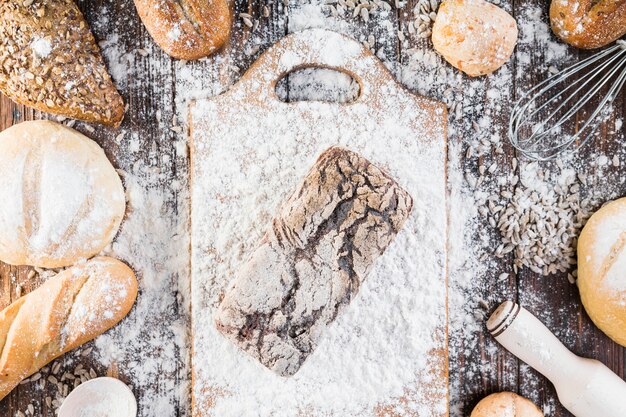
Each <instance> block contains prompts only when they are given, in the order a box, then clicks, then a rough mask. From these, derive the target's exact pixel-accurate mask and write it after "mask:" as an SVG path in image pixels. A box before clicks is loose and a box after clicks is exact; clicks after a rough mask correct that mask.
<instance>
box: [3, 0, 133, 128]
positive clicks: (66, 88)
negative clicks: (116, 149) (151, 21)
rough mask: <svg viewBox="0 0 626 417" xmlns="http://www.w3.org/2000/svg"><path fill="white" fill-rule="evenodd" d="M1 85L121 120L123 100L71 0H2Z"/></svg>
mask: <svg viewBox="0 0 626 417" xmlns="http://www.w3.org/2000/svg"><path fill="white" fill-rule="evenodd" d="M0 91H2V93H4V94H5V95H7V96H8V97H9V98H10V99H12V100H14V101H16V102H17V103H20V104H24V105H26V106H30V107H33V108H35V109H37V110H41V111H45V112H48V113H54V114H59V115H62V116H66V117H70V118H73V119H79V120H84V121H87V122H94V123H103V124H106V125H112V126H119V124H120V123H121V122H122V119H123V118H124V102H123V100H122V97H121V96H120V95H119V93H118V92H117V89H116V88H115V86H114V85H113V82H112V81H111V77H110V76H109V74H108V72H107V70H106V67H105V65H104V61H103V60H102V56H101V55H100V49H99V48H98V45H96V41H95V39H94V37H93V35H92V34H91V31H90V30H89V26H88V25H87V23H86V22H85V19H84V18H83V15H82V13H81V12H80V10H79V9H78V7H77V6H76V4H74V2H73V1H72V0H34V1H32V0H29V1H1V2H0Z"/></svg>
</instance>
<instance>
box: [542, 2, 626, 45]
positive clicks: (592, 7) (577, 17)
mask: <svg viewBox="0 0 626 417" xmlns="http://www.w3.org/2000/svg"><path fill="white" fill-rule="evenodd" d="M550 23H551V24H552V30H553V31H554V33H555V34H556V35H557V36H558V37H559V38H561V39H563V40H564V41H565V42H567V43H569V44H570V45H574V46H576V47H578V48H585V49H592V48H600V47H602V46H604V45H608V44H609V43H611V42H613V41H615V40H617V39H619V38H621V37H622V36H624V34H626V0H552V3H551V4H550Z"/></svg>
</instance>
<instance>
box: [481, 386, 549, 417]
mask: <svg viewBox="0 0 626 417" xmlns="http://www.w3.org/2000/svg"><path fill="white" fill-rule="evenodd" d="M470 417H544V416H543V413H542V412H541V410H540V409H539V408H538V407H537V406H536V405H535V404H533V403H532V402H531V401H530V400H528V399H526V398H524V397H521V396H519V395H517V394H515V393H512V392H498V393H496V394H491V395H489V396H487V397H485V398H483V399H482V400H481V401H480V402H479V403H478V404H477V405H476V407H475V408H474V411H472V414H471V416H470Z"/></svg>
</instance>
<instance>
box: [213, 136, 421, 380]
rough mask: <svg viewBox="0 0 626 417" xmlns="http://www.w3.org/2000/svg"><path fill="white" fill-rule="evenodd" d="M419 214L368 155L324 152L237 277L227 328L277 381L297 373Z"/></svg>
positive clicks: (222, 316)
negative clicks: (413, 213)
mask: <svg viewBox="0 0 626 417" xmlns="http://www.w3.org/2000/svg"><path fill="white" fill-rule="evenodd" d="M412 207H413V200H412V199H411V196H410V195H409V194H408V193H407V192H406V191H405V190H404V189H402V188H401V187H400V186H399V185H398V184H397V183H396V181H395V180H394V179H393V178H391V177H390V176H388V175H387V174H386V173H385V172H383V171H382V170H381V169H380V168H378V167H376V166H375V165H373V164H372V163H370V162H369V161H368V160H366V159H365V158H363V157H362V156H360V155H358V154H356V153H354V152H351V151H349V150H347V149H342V148H331V149H329V150H327V151H326V152H324V153H322V155H321V156H320V157H319V159H318V161H317V162H316V163H315V165H314V166H313V168H312V169H311V170H310V171H309V173H308V174H307V175H306V177H305V178H304V181H303V182H302V184H301V185H300V186H299V187H298V188H297V189H296V190H295V192H294V193H293V194H292V195H291V197H290V198H289V199H288V200H287V201H286V202H285V204H283V206H282V207H281V208H280V210H279V212H278V215H277V216H276V217H275V218H274V220H273V221H272V222H271V224H270V225H269V227H268V229H267V232H266V234H265V236H264V237H263V239H262V240H261V242H260V243H259V246H258V248H257V249H256V250H255V251H254V252H253V253H252V254H251V256H250V258H249V259H248V261H247V262H246V263H245V264H244V265H243V266H242V267H241V269H240V270H239V271H238V272H237V276H236V277H235V280H234V282H233V285H232V286H231V287H230V288H229V289H228V290H227V291H226V295H225V297H224V300H223V301H222V304H221V305H220V307H219V311H218V313H217V316H216V325H217V328H218V330H219V331H220V332H222V333H223V334H224V335H225V336H226V337H228V338H229V339H230V340H232V341H233V342H234V343H236V344H237V345H238V346H239V347H240V348H241V349H243V350H244V351H246V352H247V353H249V354H250V355H252V356H253V357H255V358H256V359H257V360H259V361H260V362H261V363H262V364H263V365H265V366H266V367H268V368H269V369H271V370H272V371H274V372H276V373H277V374H279V375H281V376H291V375H293V374H295V373H296V372H297V371H298V370H299V369H300V367H301V366H302V364H303V363H304V361H305V360H306V359H307V357H308V356H309V355H310V354H311V353H312V352H313V351H314V350H315V348H316V347H317V345H318V343H319V341H320V338H321V336H322V334H323V332H324V329H325V328H326V326H328V325H329V324H330V323H331V322H332V321H333V320H335V318H336V317H337V315H338V314H339V313H340V312H341V310H342V309H344V308H346V307H347V305H348V304H350V301H351V300H352V299H353V298H354V297H355V296H356V294H357V293H358V291H359V288H360V287H361V285H362V283H363V281H364V280H365V279H366V277H367V275H368V273H369V271H370V270H371V268H372V266H373V265H374V261H375V260H376V259H377V258H378V257H379V256H380V255H382V254H383V252H384V251H385V250H386V249H387V247H388V246H389V245H390V244H391V242H393V240H394V239H395V237H396V235H397V233H398V232H399V231H400V229H401V228H402V226H403V224H404V222H405V221H406V219H407V218H408V216H409V214H410V212H411V209H412Z"/></svg>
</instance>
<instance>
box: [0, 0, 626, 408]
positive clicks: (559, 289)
mask: <svg viewBox="0 0 626 417" xmlns="http://www.w3.org/2000/svg"><path fill="white" fill-rule="evenodd" d="M78 3H79V6H80V8H81V10H82V11H83V12H84V14H85V16H86V18H87V20H88V21H89V23H90V24H91V25H92V29H93V31H94V33H95V35H96V38H97V39H98V40H110V39H111V36H112V35H116V37H117V38H118V39H117V42H118V45H117V46H116V48H117V49H119V50H121V51H123V52H125V53H128V54H132V55H133V56H134V60H132V62H130V63H128V68H127V69H126V70H125V71H127V72H128V73H129V74H128V76H127V77H126V80H125V81H124V82H122V83H120V84H121V85H120V89H121V92H122V94H123V96H124V98H125V100H126V102H127V103H128V104H129V110H128V112H127V114H126V119H125V121H124V123H123V125H122V130H123V131H125V132H127V134H126V137H130V136H131V135H132V134H133V133H136V134H138V137H139V140H140V141H141V147H140V148H141V151H140V152H138V153H131V152H129V151H128V146H129V143H128V140H126V139H124V140H122V141H121V143H119V144H118V143H117V142H116V141H115V138H116V137H117V136H118V132H117V131H115V130H113V129H108V128H103V127H98V126H94V127H95V131H91V130H92V129H90V128H88V127H86V126H85V125H84V124H83V123H76V125H75V127H76V128H77V129H78V130H80V131H82V132H83V133H85V134H86V135H88V136H89V137H92V138H93V139H95V140H96V141H97V142H98V143H99V144H101V145H102V146H103V147H104V148H105V150H106V152H107V154H108V156H109V157H110V158H111V160H112V161H113V163H114V165H116V167H118V168H121V169H124V170H125V171H128V172H133V170H135V169H136V167H137V164H139V165H141V166H142V167H143V168H146V169H149V168H158V169H159V172H160V173H161V175H160V176H158V177H156V176H155V178H154V179H152V180H150V181H148V183H149V186H150V187H154V189H157V190H164V191H168V192H169V194H170V195H171V196H172V198H171V200H172V201H171V204H172V206H173V207H174V208H180V209H181V210H182V209H183V208H184V207H186V206H185V204H184V202H181V201H180V200H178V194H177V193H176V192H173V193H172V192H171V190H170V184H171V182H172V181H173V180H182V181H183V182H185V181H186V180H187V175H188V167H187V164H188V161H187V160H186V158H184V157H183V158H180V157H178V158H177V157H176V145H175V141H177V140H183V139H184V137H185V136H184V135H185V133H184V132H182V133H178V132H176V131H172V130H171V129H170V127H171V126H170V121H171V120H172V117H173V116H174V115H177V114H178V115H181V114H182V115H184V114H186V112H185V109H184V108H181V107H182V106H184V103H183V99H186V98H189V97H181V94H188V93H185V91H186V90H184V89H181V88H180V82H179V79H180V71H181V70H180V65H179V64H178V63H176V62H175V61H174V60H171V59H170V58H169V57H167V56H166V55H164V54H163V53H161V52H160V51H159V50H158V48H156V47H154V46H153V43H152V41H151V39H150V37H149V36H148V34H147V32H146V31H145V29H144V28H143V26H142V25H141V23H140V21H139V19H138V17H137V15H136V12H135V10H134V7H133V5H132V2H131V1H130V0H113V1H111V0H106V1H105V0H80V1H79V2H78ZM295 3H296V2H295V1H294V0H292V4H291V5H289V6H288V7H287V8H286V7H285V4H284V3H283V2H282V0H280V1H279V2H277V1H269V0H265V1H263V0H250V2H249V3H248V2H245V1H242V0H237V2H236V4H235V16H238V15H239V13H241V12H245V13H249V14H251V15H252V16H253V17H254V18H255V20H258V21H259V25H258V27H256V28H254V29H253V28H249V27H247V26H246V25H244V24H243V22H242V20H241V19H238V18H235V22H234V29H233V38H232V41H231V43H230V45H228V46H227V47H226V48H225V49H224V50H223V51H221V52H220V53H219V54H217V55H216V56H214V57H211V58H210V59H207V60H204V61H202V62H194V63H188V64H186V65H187V66H189V67H190V68H192V69H193V70H194V71H196V72H197V73H198V74H199V75H198V78H199V81H200V84H203V83H204V84H203V86H204V87H205V91H204V93H205V94H207V95H211V94H217V93H219V92H220V91H221V90H224V89H226V88H227V87H228V85H230V84H232V82H234V81H235V80H236V79H237V78H238V77H239V76H240V75H241V74H242V73H243V72H244V71H245V69H246V68H247V67H248V66H249V65H250V64H251V63H252V62H253V61H254V59H255V58H256V57H257V56H258V55H259V54H260V53H261V52H262V51H263V50H265V49H266V48H267V47H268V46H269V45H271V44H272V43H274V42H275V41H276V40H278V39H280V38H281V37H283V36H284V35H285V34H286V33H288V30H289V23H290V16H291V11H292V10H295V9H296V8H297V7H299V6H301V4H300V5H299V4H295ZM414 4H415V1H414V0H411V1H410V2H409V3H408V4H407V5H406V6H404V7H402V8H401V9H397V8H396V7H395V6H394V10H393V12H392V14H391V17H390V18H387V20H391V22H392V24H393V25H394V27H396V28H399V27H405V26H406V24H407V22H408V20H409V18H411V19H413V16H412V14H411V13H408V11H410V10H412V8H413V5H414ZM529 6H538V7H540V8H541V9H542V10H543V19H544V20H545V21H547V9H548V2H547V0H530V1H523V2H522V1H519V0H515V1H513V2H512V3H508V2H507V3H505V4H503V7H505V8H506V9H507V10H509V11H510V12H511V13H512V14H513V15H514V16H519V15H521V14H523V13H526V11H527V8H528V7H529ZM264 7H268V8H269V10H270V16H269V17H268V18H263V17H262V15H263V13H264ZM409 16H410V17H409ZM344 20H345V21H347V22H349V23H350V25H349V31H351V32H352V33H350V34H351V35H352V36H354V37H356V38H367V35H369V34H374V35H376V36H377V37H379V36H381V35H380V34H381V33H383V32H384V31H383V30H382V29H381V28H382V26H381V19H377V18H376V17H373V18H372V19H371V20H370V21H369V22H367V23H364V22H363V21H362V20H359V19H352V18H347V17H346V18H344ZM251 39H253V40H255V42H256V46H253V45H252V44H251V42H250V40H251ZM380 39H381V40H380V41H379V42H377V45H376V49H379V48H381V47H382V48H383V49H384V52H385V55H386V56H387V58H388V59H390V61H391V67H392V69H395V70H397V68H399V67H400V66H401V65H402V64H403V63H404V62H405V60H406V59H408V58H407V51H406V48H405V47H403V45H402V43H401V42H399V41H398V39H397V38H395V37H392V38H390V37H388V36H387V37H384V36H381V37H380ZM425 42H427V41H425V40H418V39H417V38H410V40H409V46H410V47H414V46H417V45H425ZM109 47H110V46H109ZM520 52H521V53H524V52H532V53H531V54H530V57H531V63H530V65H528V64H525V65H524V66H523V67H522V66H521V65H520V64H519V63H518V62H517V60H516V59H515V58H514V59H513V60H512V61H511V63H509V65H508V67H509V68H510V70H511V71H512V73H513V77H512V80H513V82H512V83H510V85H508V86H506V89H508V91H505V92H504V93H505V94H504V97H505V98H504V99H503V100H502V103H501V109H500V110H499V111H498V112H497V114H495V115H494V119H495V120H496V126H495V128H497V129H498V130H499V131H500V132H502V131H503V130H504V127H505V126H506V123H507V117H508V113H509V110H510V106H511V102H512V100H513V99H514V98H515V97H516V96H517V95H518V94H519V92H522V91H524V90H525V89H527V88H528V86H532V85H534V84H536V83H537V82H538V81H540V80H542V79H543V78H545V76H546V68H545V65H544V61H545V57H546V56H547V54H548V53H549V51H548V50H546V48H545V45H542V44H540V43H537V45H533V44H532V43H528V42H527V43H525V44H521V45H520V46H519V51H518V53H520ZM585 55H586V53H581V52H578V51H576V50H574V49H571V50H570V52H569V58H568V59H569V60H575V59H578V58H579V57H582V56H585ZM394 62H395V64H394ZM521 71H523V74H522V73H521ZM463 82H468V83H469V82H470V81H469V80H464V81H463ZM472 82H474V81H472ZM476 82H478V83H480V84H481V88H479V89H478V92H479V96H478V97H475V98H474V100H476V101H478V102H481V101H482V102H485V103H486V102H488V101H490V100H491V99H489V98H488V97H487V94H486V90H487V89H488V87H489V84H490V82H491V81H490V80H489V79H488V78H483V79H479V80H478V81H476ZM437 88H438V87H437ZM437 88H435V87H433V88H432V89H431V90H432V91H426V92H424V93H428V94H429V95H432V96H434V97H435V98H441V97H442V94H443V92H442V91H437ZM498 88H501V86H499V87H498ZM481 94H482V95H481ZM615 108H616V111H615V114H614V115H613V119H612V120H615V119H617V118H621V119H624V118H626V97H625V94H623V93H622V94H621V95H620V97H618V100H617V102H616V105H615ZM157 110H159V111H160V112H161V114H162V116H161V119H162V120H163V121H164V122H155V114H156V111H157ZM475 116H476V115H475V114H471V112H470V113H469V114H466V115H465V117H464V118H463V119H462V120H455V119H454V118H452V119H451V120H450V124H451V126H452V127H453V128H454V133H453V134H451V135H450V138H449V140H450V143H451V144H458V143H464V142H469V141H470V140H471V139H472V137H471V136H472V129H471V125H472V123H471V122H472V119H473V117H475ZM45 117H48V116H46V115H44V114H40V113H38V112H34V111H32V110H30V109H27V108H24V107H23V106H18V105H15V104H13V103H12V102H11V101H9V100H8V99H7V98H5V97H3V96H0V130H2V129H5V128H7V127H9V126H11V125H13V124H15V123H18V122H20V121H22V120H31V119H37V118H45ZM611 139H612V137H611V135H609V134H608V133H607V131H606V130H604V131H603V134H602V137H601V138H600V139H599V140H597V141H595V142H594V143H593V144H592V145H591V146H590V147H588V148H586V149H585V150H584V151H583V152H581V153H580V155H579V156H578V157H577V158H578V161H579V162H580V164H581V166H583V167H585V168H584V169H586V170H588V172H589V173H590V174H593V172H594V171H595V169H596V168H595V167H593V166H591V165H589V164H587V163H586V162H585V161H587V159H586V158H592V156H591V155H592V154H593V153H594V152H597V151H602V152H605V153H606V154H607V155H609V156H610V155H613V153H619V152H620V151H621V148H622V146H623V145H622V144H621V143H616V142H615V141H612V140H611ZM502 141H503V148H504V151H505V152H504V154H502V155H491V156H489V155H488V156H485V157H481V158H480V159H478V160H476V159H471V160H467V162H466V166H465V167H464V168H465V169H467V170H469V171H477V169H478V163H479V162H480V161H481V160H482V159H487V160H489V161H497V163H498V166H499V167H500V169H499V171H498V172H501V173H507V172H509V171H510V170H511V169H512V159H513V157H514V156H515V153H514V152H513V150H512V148H511V147H510V146H509V145H508V144H507V143H506V141H505V139H504V138H503V139H502ZM454 149H458V150H459V151H460V152H463V153H465V150H466V146H459V147H455V148H454ZM164 156H168V158H165V157H164ZM452 156H454V155H452ZM456 156H458V155H456ZM625 162H626V161H624V162H623V163H622V165H624V163H625ZM621 176H622V169H621V168H619V167H614V168H610V169H609V172H608V175H606V177H605V178H604V179H603V181H601V182H600V183H598V184H595V185H594V186H595V187H597V189H596V190H595V194H596V195H598V194H600V195H601V196H604V198H605V199H609V198H614V197H616V196H620V195H623V194H625V191H626V185H625V184H624V183H622V182H621V181H620V179H621V178H620V177H621ZM583 192H584V190H583ZM3 198H11V196H3ZM179 215H181V216H185V215H187V213H186V212H184V211H183V212H182V213H179ZM483 223H484V224H480V223H479V224H478V225H477V226H476V230H475V232H474V233H476V234H482V233H487V234H490V235H491V236H492V238H493V239H496V240H497V235H496V234H495V232H494V231H493V229H492V228H491V227H490V226H489V224H488V223H487V221H486V219H484V222H483ZM496 246H497V245H496ZM487 252H488V251H487ZM488 262H489V265H491V267H490V268H489V269H488V272H487V273H486V274H484V275H481V276H476V277H474V280H475V284H474V285H473V288H472V289H471V291H470V294H468V295H467V297H466V298H467V300H469V301H468V303H471V304H472V305H471V306H458V305H454V304H451V305H450V309H451V311H455V312H460V311H464V310H466V309H470V310H471V309H472V308H474V307H475V308H476V309H479V306H478V301H479V300H480V299H484V300H487V301H488V302H489V303H490V304H492V305H491V308H492V309H493V308H494V307H495V305H496V304H497V303H498V302H499V301H503V300H505V299H513V300H516V301H518V302H520V303H521V304H522V305H523V306H525V307H526V308H528V309H529V310H530V311H531V312H533V313H535V314H536V315H537V316H538V317H540V318H541V319H542V321H544V322H545V323H546V325H547V326H548V327H549V328H550V329H551V330H553V331H554V332H555V333H556V335H557V336H558V337H559V338H561V339H562V340H563V341H564V342H565V344H566V345H567V346H568V347H569V348H571V349H572V350H573V351H574V352H575V353H577V354H580V355H583V356H587V357H593V358H596V359H599V360H601V361H602V362H604V363H605V364H607V365H608V366H609V367H610V368H611V369H613V370H614V371H615V372H617V373H618V374H619V375H620V376H622V377H624V370H625V363H624V359H625V355H624V349H623V348H621V347H619V346H617V345H616V344H614V343H612V342H611V341H610V340H609V339H608V338H607V337H606V336H604V335H603V334H602V332H600V331H599V330H598V329H597V328H595V327H594V326H593V325H592V323H591V322H590V320H589V319H588V317H587V316H586V314H585V313H584V310H583V308H582V306H581V303H580V301H579V295H578V291H577V289H576V287H575V286H574V285H572V284H570V283H569V282H568V280H567V278H566V276H565V275H564V274H560V275H556V276H551V277H541V276H537V275H536V274H533V273H531V272H530V271H529V270H527V269H524V270H522V271H520V273H519V274H517V275H515V274H512V273H511V275H510V278H508V279H505V280H501V279H499V276H500V275H501V273H503V272H512V259H510V258H508V259H503V260H497V259H495V257H493V256H491V255H490V254H488ZM29 270H30V269H29V268H28V267H11V266H8V265H3V264H1V265H0V283H1V287H0V288H1V289H0V307H4V306H6V305H8V304H9V303H11V302H12V301H14V300H15V299H16V298H18V297H19V295H20V294H18V291H17V289H18V287H21V288H22V291H21V294H25V293H27V292H29V291H32V290H33V289H35V288H36V287H37V286H38V284H39V283H40V282H41V280H40V279H38V278H35V279H30V280H29V279H28V272H29ZM138 273H139V274H141V271H138ZM451 280H452V282H451V285H452V286H454V285H455V282H454V281H453V280H454V276H452V277H451ZM181 309H184V306H181ZM470 331H471V329H470V330H467V332H468V334H467V335H466V334H464V329H454V328H452V329H451V335H450V336H451V345H452V346H453V347H452V349H451V356H450V372H451V401H452V405H451V407H452V409H453V413H452V414H453V415H459V416H460V415H462V416H469V414H470V412H471V410H472V408H473V406H474V405H475V404H476V403H477V402H478V401H479V400H480V399H481V398H482V397H483V396H485V395H486V394H489V393H492V392H497V391H502V390H510V391H515V392H518V393H520V394H521V395H524V396H526V397H529V398H530V399H532V400H533V401H535V402H536V403H537V404H538V405H539V406H541V407H542V408H544V410H546V411H547V415H550V416H555V417H565V416H570V414H569V413H568V412H567V411H565V410H564V409H563V408H562V407H561V406H560V405H559V404H558V401H557V400H556V396H555V392H554V389H553V387H552V386H551V384H549V383H548V382H547V381H546V380H545V379H544V378H542V377H541V376H540V375H538V374H537V373H536V372H535V371H533V370H532V369H529V368H528V367H527V366H525V365H524V364H521V363H520V362H519V361H518V360H516V359H515V358H514V357H513V356H512V355H510V354H508V353H507V352H505V351H504V350H503V349H501V348H500V347H499V346H498V345H497V344H496V343H495V342H494V341H493V339H491V337H490V336H488V335H487V334H486V332H484V331H482V332H481V331H478V335H476V332H473V333H472V334H469V332H470ZM477 338H478V343H475V341H476V339H477ZM87 346H89V345H87ZM145 354H146V355H150V354H151V352H145ZM70 356H71V360H66V361H61V363H62V364H63V367H64V369H63V371H64V370H68V371H70V372H71V370H72V369H74V367H75V366H76V364H77V363H83V364H84V366H85V367H87V368H93V369H94V370H95V371H96V373H97V374H98V375H104V374H105V373H107V369H104V368H103V367H102V366H100V365H98V362H97V361H95V360H93V359H92V358H91V357H90V355H86V356H81V355H71V354H70ZM63 371H62V372H63ZM184 372H185V370H184V369H183V370H181V373H183V374H184ZM120 377H121V378H122V379H126V376H125V375H124V373H123V371H122V372H121V375H120ZM183 378H184V377H183ZM129 382H130V383H132V382H133V381H132V380H130V381H129ZM154 383H155V384H157V385H158V384H159V382H158V381H155V382H154ZM157 389H158V387H157ZM50 390H52V388H45V389H44V390H43V391H42V390H40V389H34V384H25V385H22V386H20V387H18V388H17V389H15V390H14V391H13V392H12V393H11V394H10V395H9V396H8V397H7V398H6V399H4V400H3V401H2V402H0V416H2V417H14V416H15V415H16V413H17V411H18V410H21V411H26V410H27V409H28V405H29V404H33V405H34V408H35V415H42V416H53V415H54V411H53V410H52V408H51V407H48V406H46V404H45V401H44V398H45V397H46V396H47V395H51V392H52V391H50ZM137 394H138V395H139V396H141V392H138V393H137ZM176 408H177V410H178V411H177V415H187V414H188V410H189V404H188V403H187V402H186V401H182V402H181V403H180V404H177V406H176ZM143 415H147V414H143V413H142V412H140V416H143ZM598 417H602V416H598Z"/></svg>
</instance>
